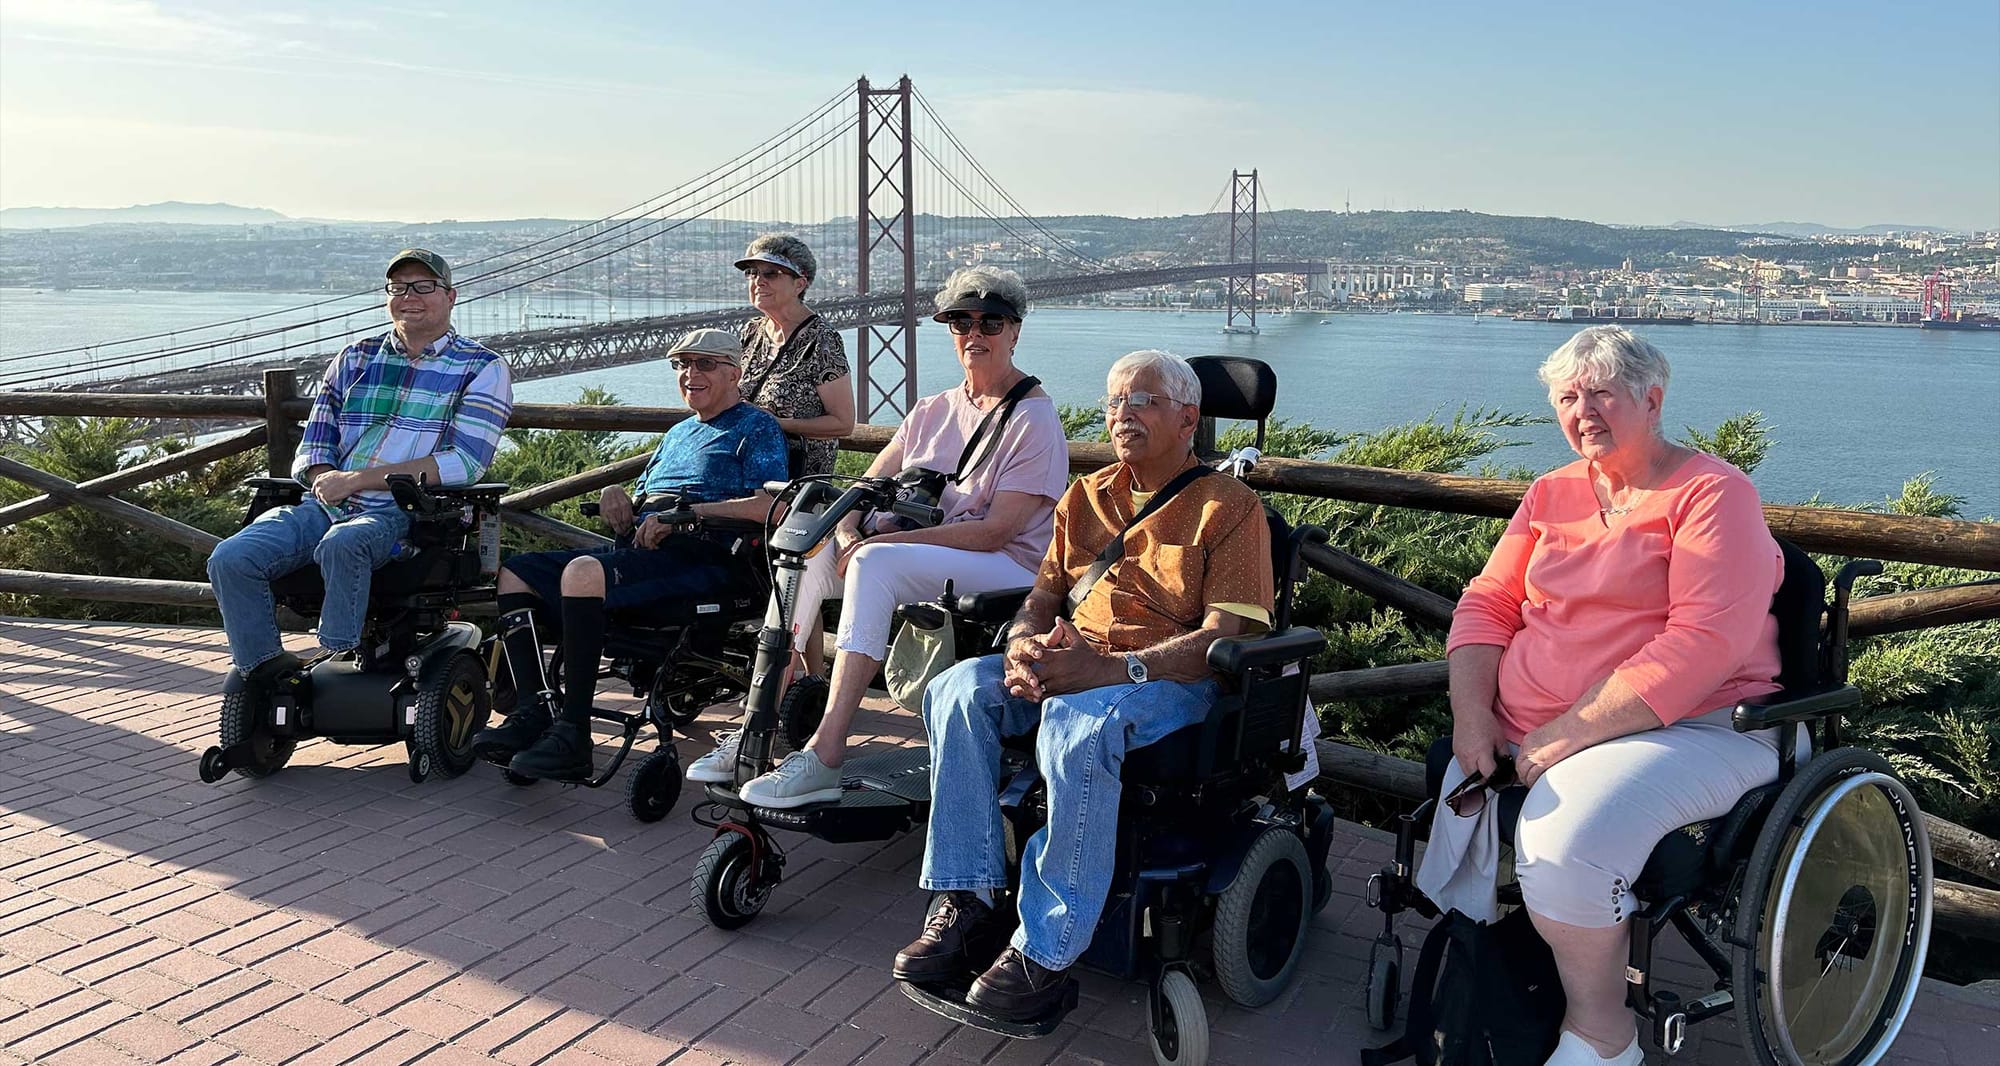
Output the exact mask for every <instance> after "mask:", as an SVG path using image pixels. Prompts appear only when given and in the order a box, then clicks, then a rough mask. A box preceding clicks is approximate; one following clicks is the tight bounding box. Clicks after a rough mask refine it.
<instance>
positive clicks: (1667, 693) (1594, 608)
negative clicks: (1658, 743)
mask: <svg viewBox="0 0 2000 1066" xmlns="http://www.w3.org/2000/svg"><path fill="white" fill-rule="evenodd" d="M1783 578H1784V556H1783V555H1782V554H1781V553H1780V552H1779V550H1778V545H1777V542H1776V541H1775V540H1773V539H1772V538H1771V532H1770V529H1769V528H1768V527H1767V526H1765V524H1764V511H1763V506H1762V504H1761V503H1760V502H1759V500H1758V498H1757V489H1756V487H1755V486H1753V485H1751V483H1750V479H1749V478H1747V477H1745V476H1743V472H1742V471H1740V470H1738V469H1736V468H1735V467H1733V466H1730V465H1729V464H1728V463H1725V462H1723V461H1722V460H1720V459H1717V458H1715V457H1713V456H1710V455H1704V454H1696V455H1695V456H1694V457H1692V458H1690V459H1689V460H1688V461H1687V462H1685V463H1683V464H1681V466H1680V468H1679V469H1678V470H1676V471H1674V473H1673V474H1672V475H1670V476H1669V478H1668V479H1667V483H1666V484H1665V485H1663V486H1662V487H1660V488H1658V489H1656V490H1654V491H1652V492H1650V493H1648V494H1646V495H1645V496H1643V497H1642V498H1641V499H1640V500H1639V501H1638V502H1637V503H1636V504H1634V505H1633V506H1632V509H1631V510H1629V511H1627V512H1625V513H1623V514H1615V515H1614V514H1606V513H1604V512H1603V511H1602V510H1600V508H1599V505H1598V501H1597V494H1596V493H1595V492H1594V491H1593V490H1592V488H1591V481H1590V464H1589V463H1588V462H1586V461H1584V460H1578V461H1576V462H1574V463H1571V464H1569V465H1568V466H1565V467H1563V468H1561V469H1559V470H1555V471H1553V472H1551V473H1548V474H1545V475H1543V476H1542V477H1541V478H1539V479H1537V480H1536V481H1535V483H1534V484H1533V485H1532V486H1530V487H1529V488H1528V492H1527V495H1526V496H1525V497H1523V498H1522V500H1521V506H1520V509H1519V510H1517V511H1515V512H1514V517H1513V520H1512V521H1510V522H1508V523H1507V531H1506V533H1504V534H1503V535H1502V536H1501V538H1500V543H1499V544H1498V545H1496V546H1495V547H1494V549H1493V555H1492V557H1491V558H1490V559H1488V560H1487V562H1486V568H1485V570H1483V571H1482V572H1481V573H1480V575H1479V576H1478V577H1476V578H1474V579H1473V580H1472V583H1471V584H1470V585H1469V586H1467V587H1466V590H1465V595H1464V596H1462V597H1460V598H1459V601H1458V609H1457V610H1456V611H1454V612H1453V614H1452V624H1451V636H1450V638H1449V640H1447V642H1446V645H1445V647H1446V650H1447V653H1449V652H1451V651H1456V650H1457V649H1459V648H1461V647H1464V646H1466V645H1469V644H1493V645H1497V646H1499V647H1501V648H1503V649H1505V651H1504V652H1502V654H1501V657H1500V690H1499V695H1498V698H1497V699H1496V700H1495V705H1494V708H1493V710H1494V714H1495V715H1496V716H1497V717H1498V718H1499V720H1500V725H1501V728H1502V730H1503V731H1504V732H1505V733H1506V735H1507V738H1508V739H1509V740H1512V741H1515V742H1517V743H1518V742H1519V741H1520V740H1521V738H1522V737H1524V736H1526V735H1527V734H1528V732H1529V731H1531V730H1533V729H1534V728H1535V727H1537V726H1540V725H1542V724H1543V723H1545V722H1548V721H1549V720H1551V719H1553V718H1556V717H1558V716H1560V715H1561V714H1563V713H1564V712H1565V711H1567V710H1569V709H1570V707H1571V706H1572V705H1574V704H1575V703H1576V701H1577V699H1578V698H1579V697H1581V696H1582V695H1583V694H1584V693H1585V692H1586V691H1588V690H1589V689H1590V688H1591V687H1592V686H1594V685H1596V684H1597V683H1598V682H1600V681H1603V680H1604V679H1605V678H1607V677H1611V676H1616V677H1618V678H1620V679H1622V680H1623V681H1624V682H1625V683H1626V684H1627V685H1629V686H1631V688H1632V689H1633V690H1634V691H1635V692H1637V693H1638V694H1639V696H1640V698H1642V699H1644V700H1645V701H1646V705H1647V706H1648V707H1650V708H1652V711H1653V713H1654V714H1655V715H1657V716H1658V717H1659V719H1660V722H1661V723H1662V724H1664V725H1671V724H1673V723H1674V722H1676V721H1679V720H1680V719H1682V718H1685V717H1688V716H1689V715H1694V714H1701V713H1705V712H1707V711H1712V710H1715V709H1716V708H1718V707H1723V706H1728V705H1731V704H1734V703H1736V702H1737V701H1739V700H1743V699H1748V698H1750V697H1754V696H1760V695H1763V694H1764V693H1767V692H1772V691H1775V690H1776V689H1777V688H1778V686H1777V684H1776V683H1775V681H1774V680H1773V679H1774V678H1776V677H1777V676H1778V627H1777V620H1776V619H1774V618H1773V617H1772V616H1771V613H1770V612H1771V597H1772V595H1773V594H1775V593H1776V592H1777V589H1778V584H1779V582H1780V581H1782V580H1783Z"/></svg>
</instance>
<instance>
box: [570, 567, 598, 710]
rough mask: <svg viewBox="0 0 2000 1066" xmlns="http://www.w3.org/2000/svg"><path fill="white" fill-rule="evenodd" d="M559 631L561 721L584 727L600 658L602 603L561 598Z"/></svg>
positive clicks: (578, 597)
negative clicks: (560, 625) (561, 653)
mask: <svg viewBox="0 0 2000 1066" xmlns="http://www.w3.org/2000/svg"><path fill="white" fill-rule="evenodd" d="M562 627H563V634H562V649H563V721H566V722H574V723H576V724H578V725H582V726H588V725H589V724H590V705H591V701H592V700H593V699H595V697H596V695H597V691H596V690H597V661H598V660H599V659H600V658H602V657H603V655H604V601H603V600H602V599H600V598H598V597H596V596H564V597H563V598H562Z"/></svg>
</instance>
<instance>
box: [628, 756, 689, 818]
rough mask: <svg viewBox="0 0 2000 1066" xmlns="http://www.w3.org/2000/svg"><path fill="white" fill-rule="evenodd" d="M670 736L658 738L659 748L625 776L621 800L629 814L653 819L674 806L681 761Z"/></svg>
mask: <svg viewBox="0 0 2000 1066" xmlns="http://www.w3.org/2000/svg"><path fill="white" fill-rule="evenodd" d="M673 745H674V742H673V738H671V737H663V738H661V740H660V750H658V751H656V752H654V753H653V754H651V755H648V756H646V758H645V759H644V760H643V761H641V762H640V763H639V766H638V768H637V769H634V770H633V771H632V776H630V777H628V778H626V779H625V802H626V803H627V804H628V805H630V806H631V808H632V817H634V818H637V819H639V820H640V821H642V822H649V823H650V822H657V821H659V820H660V819H662V818H665V817H666V816H667V815H668V814H669V813H671V812H672V811H673V809H674V804H675V803H677V802H679V801H680V798H681V760H680V756H679V755H678V754H677V753H676V752H675V751H674V746H673Z"/></svg>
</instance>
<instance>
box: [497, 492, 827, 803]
mask: <svg viewBox="0 0 2000 1066" xmlns="http://www.w3.org/2000/svg"><path fill="white" fill-rule="evenodd" d="M583 511H584V513H585V514H586V515H589V516H593V517H594V516H596V514H597V505H596V504H594V503H593V504H585V505H584V507H583ZM634 513H635V514H637V515H640V516H641V517H642V519H651V520H655V521H660V522H665V523H666V524H667V525H669V526H670V527H672V528H673V529H674V531H675V532H676V533H680V534H687V535H695V536H702V537H706V538H709V539H712V540H715V541H718V542H720V543H722V544H724V545H725V546H726V549H727V553H728V556H729V558H730V560H731V562H732V563H733V565H734V567H735V569H736V571H737V574H736V580H735V581H734V582H733V583H732V584H731V585H730V586H729V587H728V588H726V589H724V590H721V591H720V592H718V593H717V594H716V595H713V596H708V597H703V598H701V599H698V600H684V601H675V602H667V603H659V604H649V605H647V606H646V607H645V608H643V609H631V610H618V611H611V612H609V614H608V616H607V618H606V623H607V624H606V627H605V634H604V653H603V656H602V661H601V663H600V664H599V666H598V667H597V669H596V670H595V671H594V672H593V673H592V674H591V677H590V679H589V681H590V683H591V684H592V686H593V689H594V688H595V686H596V685H597V684H598V683H600V682H602V681H604V680H607V679H612V678H615V679H617V680H619V681H621V682H623V683H624V684H626V685H628V686H629V687H630V689H631V692H632V695H634V696H637V697H640V698H642V699H643V700H644V701H645V702H644V705H643V706H642V707H641V708H640V709H639V710H638V711H637V712H625V711H618V710H613V709H610V708H605V707H594V708H592V711H591V714H592V717H593V718H595V719H599V720H602V721H606V722H610V723H611V724H613V725H615V726H617V727H618V729H619V732H620V741H619V747H618V750H617V753H616V754H614V755H613V756H612V758H611V761H610V762H609V763H608V764H607V765H605V766H604V767H603V768H602V769H601V770H599V771H598V772H597V773H596V774H595V775H594V776H592V777H591V778H590V779H589V780H587V781H579V782H575V783H576V784H581V785H583V786H584V787H586V788H600V787H602V786H604V785H605V784H607V783H608V782H610V780H611V779H612V778H613V777H615V776H616V775H617V773H618V770H619V767H621V766H622V765H623V764H624V762H625V759H626V758H627V757H628V756H629V755H630V754H631V751H632V747H633V744H634V742H635V741H636V740H637V739H638V736H639V734H640V733H641V732H642V731H643V730H644V729H645V727H646V726H647V725H648V724H651V725H652V726H653V727H654V728H655V730H656V731H657V732H658V735H659V745H658V747H657V748H656V749H655V750H654V751H653V752H651V753H650V754H648V755H647V756H646V757H645V758H643V759H641V760H640V761H639V763H638V765H637V766H636V767H635V768H634V769H633V771H632V774H631V776H630V777H629V778H628V779H627V780H626V784H625V794H626V802H627V806H628V807H629V809H630V810H631V812H632V815H633V817H635V818H637V819H639V820H640V821H642V822H657V821H659V820H660V819H662V818H665V817H666V816H667V815H668V814H669V813H671V812H672V811H673V809H674V806H675V804H676V803H678V802H679V798H680V793H681V788H682V785H683V780H682V775H681V770H682V768H681V764H680V754H679V752H678V751H677V750H676V749H675V747H674V743H673V736H674V730H675V729H676V728H680V727H684V726H686V725H688V724H689V723H691V722H693V721H694V720H695V719H696V718H697V717H699V716H700V715H701V712H702V710H703V709H704V708H707V707H709V706H711V705H713V704H717V703H724V702H728V701H731V700H737V699H741V698H742V697H743V696H744V695H746V694H747V693H748V692H749V689H750V666H751V660H752V658H753V657H754V655H755V654H756V643H755V633H756V631H757V627H758V625H759V624H760V623H761V621H762V620H763V617H764V611H765V606H766V604H767V602H768V601H769V598H770V589H771V581H770V566H769V562H768V560H767V558H766V549H767V546H766V536H765V527H764V526H763V525H762V524H759V523H754V522H734V521H727V520H720V519H713V518H703V517H701V516H698V515H697V514H695V512H694V510H693V509H692V508H691V507H690V506H689V505H688V504H686V503H685V502H684V501H682V500H680V499H678V498H675V497H671V496H661V497H653V498H648V497H645V496H641V497H640V498H639V499H638V500H636V501H634ZM621 543H622V542H621ZM498 643H499V644H500V647H501V651H500V652H499V654H498V656H497V657H496V658H495V659H494V671H493V677H492V684H493V689H494V698H495V703H496V705H497V706H500V707H502V708H506V709H511V708H512V706H513V705H514V703H515V702H516V701H517V700H518V699H519V696H518V694H516V693H515V692H514V690H513V672H512V670H511V669H509V668H508V664H507V663H506V652H505V643H504V641H499V642H498ZM572 672H573V671H571V670H569V669H568V667H567V664H565V663H564V662H563V658H562V652H561V649H560V645H558V647H557V650H556V652H555V653H554V654H552V655H551V656H550V660H549V665H548V679H549V683H550V685H551V687H552V688H553V689H554V690H555V691H556V692H557V693H560V692H561V691H562V686H563V685H564V684H567V683H572V682H573V680H574V679H573V678H571V677H570V676H569V674H571V673H572ZM824 710H825V690H824V685H823V684H822V685H820V686H818V687H814V686H811V685H805V686H800V687H799V692H798V695H797V696H795V697H793V698H791V699H789V700H788V701H787V706H786V709H785V713H784V715H783V724H784V728H785V734H786V738H787V739H788V740H789V741H791V742H792V743H794V744H799V743H803V742H804V739H805V738H806V737H809V736H811V735H812V731H813V729H814V728H816V727H817V726H818V722H819V717H818V716H819V714H820V713H822V712H823V711H824ZM508 754H509V755H510V756H511V754H512V753H511V752H509V753H508ZM496 761H500V762H501V764H502V765H503V767H504V765H505V763H504V760H496ZM503 775H504V776H505V778H506V779H507V780H508V781H509V782H510V783H512V784H515V785H521V786H527V785H532V784H534V783H535V782H536V779H535V778H532V777H528V776H526V775H523V774H520V773H518V772H516V771H514V770H511V769H506V770H504V773H503Z"/></svg>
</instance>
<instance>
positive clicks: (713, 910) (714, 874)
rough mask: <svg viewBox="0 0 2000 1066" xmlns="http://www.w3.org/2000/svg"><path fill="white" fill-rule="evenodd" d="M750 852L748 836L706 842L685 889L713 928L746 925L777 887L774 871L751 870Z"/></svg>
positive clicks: (725, 836) (729, 835)
mask: <svg viewBox="0 0 2000 1066" xmlns="http://www.w3.org/2000/svg"><path fill="white" fill-rule="evenodd" d="M753 851H754V848H753V846H752V845H751V843H750V838H749V837H747V836H744V835H743V834H741V833H734V832H728V833H723V834H721V835H719V836H717V837H716V838H715V839H714V840H712V841H710V842H709V845H708V847H707V848H706V849H705V850H703V851H702V853H701V862H700V863H698V864H696V866H695V868H694V881H693V883H692V884H690V885H689V886H688V888H689V889H690V892H689V894H690V895H691V896H693V897H694V898H693V900H692V902H693V903H694V905H695V906H697V907H700V908H701V910H702V913H703V914H704V915H706V916H707V918H708V924H710V925H712V926H715V927H716V928H717V929H740V928H742V927H743V926H745V925H748V924H750V921H751V919H753V918H755V917H757V915H758V914H759V913H761V912H762V911H763V910H764V904H765V903H767V902H769V901H770V899H771V890H772V889H773V888H775V887H777V884H778V878H777V876H776V875H777V870H776V869H775V868H773V869H770V870H769V871H768V872H766V871H761V870H757V869H755V868H754V866H755V865H756V864H755V863H754V862H753V855H752V852H753ZM769 861H770V860H769V859H768V858H767V859H766V860H765V862H766V863H769Z"/></svg>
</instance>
